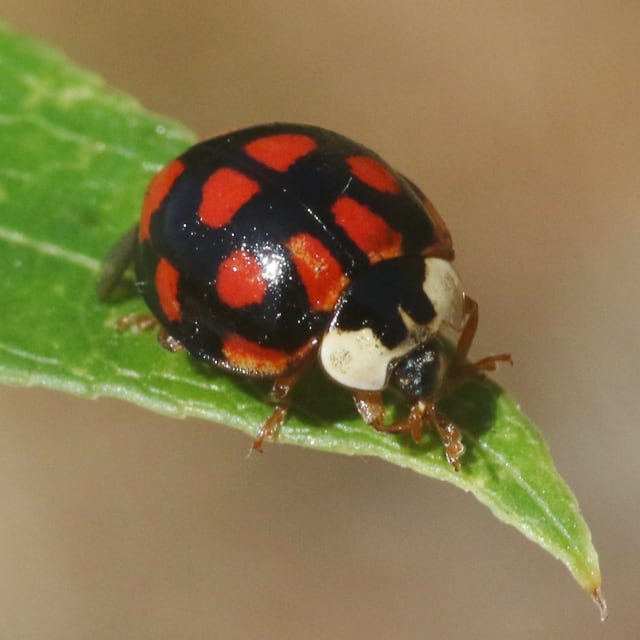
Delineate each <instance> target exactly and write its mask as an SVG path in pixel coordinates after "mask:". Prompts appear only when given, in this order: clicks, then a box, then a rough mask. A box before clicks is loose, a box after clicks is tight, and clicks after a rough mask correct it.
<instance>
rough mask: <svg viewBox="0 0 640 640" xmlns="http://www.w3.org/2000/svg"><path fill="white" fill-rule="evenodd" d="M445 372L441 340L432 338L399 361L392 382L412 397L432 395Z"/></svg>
mask: <svg viewBox="0 0 640 640" xmlns="http://www.w3.org/2000/svg"><path fill="white" fill-rule="evenodd" d="M443 373H444V366H443V355H442V348H441V345H440V342H439V341H438V340H430V341H429V342H427V343H425V344H423V345H420V346H419V347H418V348H417V349H414V350H413V351H411V352H410V353H408V354H407V355H406V356H405V357H404V358H402V359H401V360H399V361H398V363H397V364H396V366H395V368H394V370H393V377H392V384H393V385H394V386H395V387H397V388H398V389H400V391H402V393H403V394H404V395H405V396H407V397H408V398H410V399H412V400H413V399H419V398H429V397H432V396H433V395H434V394H435V392H436V391H437V390H438V387H439V386H440V383H441V380H442V376H443Z"/></svg>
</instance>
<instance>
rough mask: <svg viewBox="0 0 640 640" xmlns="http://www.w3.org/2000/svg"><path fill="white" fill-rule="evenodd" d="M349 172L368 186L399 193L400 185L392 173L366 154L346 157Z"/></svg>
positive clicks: (385, 191)
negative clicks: (349, 168)
mask: <svg viewBox="0 0 640 640" xmlns="http://www.w3.org/2000/svg"><path fill="white" fill-rule="evenodd" d="M347 162H348V163H349V166H350V167H351V173H353V175H354V176H355V177H356V178H358V180H361V181H362V182H364V183H365V184H368V185H369V186H370V187H373V188H374V189H376V190H377V191H383V192H384V193H400V185H399V184H398V181H397V180H396V179H395V177H394V176H393V174H392V173H391V172H390V171H389V169H387V168H386V167H385V166H384V165H382V164H381V163H380V162H378V161H377V160H374V159H373V158H369V157H368V156H351V157H350V158H347Z"/></svg>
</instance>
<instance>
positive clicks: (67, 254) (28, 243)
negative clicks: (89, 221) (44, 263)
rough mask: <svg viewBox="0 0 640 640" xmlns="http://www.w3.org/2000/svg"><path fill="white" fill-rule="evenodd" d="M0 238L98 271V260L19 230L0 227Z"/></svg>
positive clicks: (92, 270)
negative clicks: (37, 238) (34, 237)
mask: <svg viewBox="0 0 640 640" xmlns="http://www.w3.org/2000/svg"><path fill="white" fill-rule="evenodd" d="M0 240H4V241H6V242H8V243H11V244H18V245H21V246H23V247H27V248H28V249H32V250H33V251H35V252H36V253H40V254H42V255H45V256H51V257H53V258H58V259H60V260H62V261H64V262H69V263H71V264H76V265H78V266H79V267H83V268H85V269H88V270H89V271H91V272H92V273H98V272H99V271H100V261H99V260H95V259H94V258H90V257H89V256H85V255H83V254H82V253H76V252H75V251H70V250H69V249H65V248H64V247H61V246H59V245H57V244H52V243H51V242H43V241H42V240H34V239H33V238H30V237H29V236H27V235H25V234H24V233H20V231H14V230H13V229H7V228H5V227H0Z"/></svg>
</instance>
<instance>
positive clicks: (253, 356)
mask: <svg viewBox="0 0 640 640" xmlns="http://www.w3.org/2000/svg"><path fill="white" fill-rule="evenodd" d="M222 352H223V353H224V357H225V359H226V360H227V362H228V363H229V364H230V365H231V366H232V367H234V368H236V369H239V370H241V371H251V372H254V373H260V374H262V375H267V376H276V375H278V374H279V373H282V372H283V371H284V370H285V369H287V367H288V366H289V363H290V361H291V356H290V355H289V354H287V353H286V352H285V351H280V350H279V349H271V348H270V347H263V346H261V345H259V344H257V343H256V342H252V341H251V340H247V339H246V338H243V337H242V336H240V335H238V334H237V333H230V334H229V335H228V336H227V337H226V338H225V339H224V340H223V343H222Z"/></svg>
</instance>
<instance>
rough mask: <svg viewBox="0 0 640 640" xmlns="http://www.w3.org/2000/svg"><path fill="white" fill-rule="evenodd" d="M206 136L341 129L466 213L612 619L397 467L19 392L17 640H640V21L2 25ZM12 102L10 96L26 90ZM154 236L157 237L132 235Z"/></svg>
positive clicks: (240, 19) (542, 558)
mask: <svg viewBox="0 0 640 640" xmlns="http://www.w3.org/2000/svg"><path fill="white" fill-rule="evenodd" d="M0 14H3V15H4V16H5V17H6V18H7V19H8V21H9V22H10V23H12V24H13V25H14V26H15V27H17V28H19V29H21V30H23V31H25V32H27V33H30V34H33V35H35V36H40V37H42V38H44V39H45V40H47V41H49V42H50V43H52V44H53V45H55V46H57V47H60V48H62V49H63V50H64V51H66V52H67V54H68V55H69V56H70V57H71V58H72V59H73V60H74V61H76V62H77V63H79V64H81V65H83V66H85V67H88V68H91V69H94V70H96V71H97V72H99V73H100V74H102V75H103V76H104V77H105V78H106V79H107V81H108V82H109V83H110V84H111V85H112V86H114V87H118V88H121V89H123V90H125V91H127V92H130V93H132V94H134V95H136V96H138V97H139V98H140V100H141V101H142V102H143V103H144V104H145V105H146V106H147V107H149V108H151V109H153V110H155V111H158V112H161V113H164V114H167V115H170V116H173V117H175V118H177V119H179V120H181V121H183V122H185V123H186V124H187V125H189V126H190V127H192V128H193V129H194V130H195V131H196V132H197V133H198V134H199V135H202V136H204V135H208V134H212V133H214V132H217V131H219V130H225V129H228V128H231V127H236V126H240V125H243V124H248V123H254V122H261V121H270V120H276V119H278V120H294V121H302V122H310V123H315V124H320V125H323V126H326V127H329V128H334V129H336V130H338V131H341V132H343V133H345V134H347V135H349V136H350V137H353V138H355V139H357V140H359V141H362V142H363V143H365V144H366V145H368V146H370V147H373V148H374V149H376V150H377V151H378V152H380V153H381V154H382V155H383V156H384V157H385V158H386V159H387V160H389V161H390V162H391V164H393V165H395V166H397V167H398V168H399V169H400V170H402V171H403V172H405V173H407V174H408V175H409V176H411V177H412V178H413V179H414V180H415V181H416V182H417V183H418V184H419V185H421V186H422V188H423V189H425V190H426V192H427V193H428V194H429V196H430V197H431V199H432V200H433V201H434V202H435V203H436V204H437V206H438V207H439V209H440V211H441V212H442V213H443V214H444V217H445V218H446V220H447V222H448V224H449V227H450V229H451V231H452V233H453V235H454V238H455V242H456V247H457V251H458V267H459V270H460V273H461V274H462V276H463V278H464V280H465V283H466V285H467V287H468V289H469V290H470V291H471V292H472V293H473V295H474V297H476V298H477V299H478V300H479V301H480V304H481V326H480V332H479V338H478V340H477V343H476V346H475V354H476V355H484V354H485V353H487V352H491V351H499V350H510V351H511V352H512V353H513V355H514V358H515V361H516V366H515V367H514V368H513V369H508V370H503V371H502V372H501V373H500V375H499V379H500V381H501V382H502V383H503V384H505V385H506V386H507V387H509V388H510V389H511V390H512V391H513V392H514V393H515V394H516V396H517V397H518V398H519V399H520V401H521V403H522V405H523V406H524V407H525V409H526V410H527V411H528V413H529V414H530V415H531V416H532V417H533V418H534V419H535V420H536V421H537V423H538V424H539V425H540V426H541V428H542V430H543V431H544V434H545V436H546V439H547V441H548V442H549V444H550V446H551V449H552V451H553V453H554V456H555V459H556V462H557V464H558V467H559V468H560V470H561V471H562V473H563V474H564V476H565V477H566V479H567V480H568V481H569V483H570V484H571V486H572V488H573V489H574V491H575V492H576V494H577V495H578V497H579V499H580V502H581V505H582V508H583V511H584V514H585V516H586V518H587V519H588V521H589V523H590V525H591V527H592V532H593V535H594V538H595V543H596V546H597V547H598V549H599V551H600V556H601V563H602V569H603V574H604V590H605V593H606V596H607V598H608V600H609V605H610V609H611V618H610V620H609V622H607V623H606V625H601V624H600V623H599V622H598V618H597V612H596V609H595V607H593V605H592V604H591V603H590V602H589V600H588V598H587V597H586V596H585V595H583V594H582V593H581V591H580V590H579V589H578V587H577V586H576V585H575V584H574V583H573V582H572V579H571V578H570V576H569V573H568V572H567V571H566V569H565V568H564V566H562V565H561V564H560V563H559V562H557V561H555V560H553V559H552V558H551V557H550V556H548V555H546V554H545V553H543V552H542V551H541V550H539V549H538V548H537V547H535V546H534V545H532V544H531V543H529V542H527V541H526V540H525V539H524V538H522V537H521V536H520V535H519V534H517V533H516V532H515V530H512V529H511V528H508V527H506V526H504V525H502V524H500V523H498V522H497V521H496V520H494V519H493V517H492V516H491V515H490V513H489V512H488V510H486V509H485V508H484V507H482V506H480V505H479V504H478V503H476V502H475V501H474V499H473V498H471V497H470V496H467V495H464V494H462V493H461V492H459V491H457V490H455V489H453V488H452V487H450V486H448V485H444V484H441V483H438V482H436V481H430V480H427V479H425V478H422V477H419V476H417V475H414V474H412V473H410V472H406V471H402V470H400V469H397V468H394V467H392V466H390V465H386V464H383V463H381V462H379V461H374V460H365V459H348V458H343V457H338V456H331V455H327V454H319V453H313V452H310V451H305V450H301V449H295V448H289V447H278V446H270V447H268V451H267V453H266V454H265V455H263V456H253V457H252V458H251V459H249V460H247V459H246V451H247V447H248V445H249V441H248V439H247V438H246V437H244V436H242V435H240V434H238V433H235V432H233V431H231V430H229V429H226V428H222V427H217V426H215V425H212V424H208V423H204V422H198V421H195V420H192V421H187V422H180V421H175V420H169V419H164V418H162V417H159V416H157V415H154V414H151V413H147V412H145V411H142V410H140V409H137V408H135V407H133V406H128V405H125V404H123V403H120V402H115V401H97V402H91V401H83V400H79V399H76V398H73V397H70V396H66V395H62V394H57V393H52V392H47V391H44V390H40V389H34V390H14V389H3V390H1V391H0V638H2V639H4V638H7V639H14V638H26V639H31V638H55V639H58V638H60V639H63V638H64V639H75V638H95V639H103V638H104V639H107V638H126V639H129V638H131V639H134V638H135V639H140V638H154V639H159V638H160V639H161V638H189V639H191V638H243V639H245V638H260V639H265V640H269V639H271V638H274V639H275V638H278V639H281V638H300V637H304V638H308V639H316V638H318V639H320V638H322V639H324V638H340V639H341V638H372V639H378V638H391V637H393V638H403V639H404V638H407V639H413V638H416V639H417V638H447V639H453V640H456V639H459V638H491V639H502V638H504V639H506V638H510V639H513V638H517V639H527V638H531V639H533V638H536V639H538V638H580V639H591V638H604V637H608V638H623V637H624V638H630V637H635V636H636V634H637V633H638V631H637V630H638V627H639V626H640V624H639V623H640V610H639V607H638V600H639V599H640V575H639V574H640V571H639V564H640V561H639V560H638V557H639V548H638V537H639V536H638V527H639V525H640V513H639V509H638V486H639V479H640V464H638V459H639V457H640V437H639V436H638V433H639V428H640V425H639V424H638V422H639V421H638V413H639V412H638V406H639V404H638V397H639V395H640V394H639V391H638V386H639V385H638V363H639V362H640V349H639V339H638V330H637V326H638V319H637V317H638V316H637V314H638V313H639V312H640V296H639V295H638V275H639V267H640V258H639V257H638V255H639V254H638V247H639V246H640V216H639V212H640V169H639V167H640V41H639V36H638V34H639V32H640V3H638V2H637V1H636V0H631V1H627V2H624V1H609V2H595V1H588V0H585V1H583V2H578V1H576V2H572V1H562V0H561V1H560V2H557V1H556V2H550V1H547V0H544V1H543V0H541V1H537V2H506V1H504V2H499V1H497V0H491V1H487V2H467V3H464V2H435V1H431V0H421V1H420V2H413V1H400V2H396V3H383V2H379V1H377V0H372V1H369V2H365V1H362V0H356V1H352V2H338V1H335V0H325V1H324V2H308V1H307V0H303V1H297V2H296V1H293V0H283V1H282V2H274V1H267V2H258V1H255V0H251V1H248V2H234V3H232V2H221V1H210V2H204V1H199V0H183V1H182V2H179V3H176V2H169V1H168V0H155V1H151V0H140V1H137V2H136V1H135V0H134V1H133V2H132V1H128V2H124V1H123V0H112V1H111V2H109V3H103V2H97V1H95V0H32V1H30V2H25V1H24V0H0ZM0 91H1V89H0ZM134 215H135V212H132V216H134Z"/></svg>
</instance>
